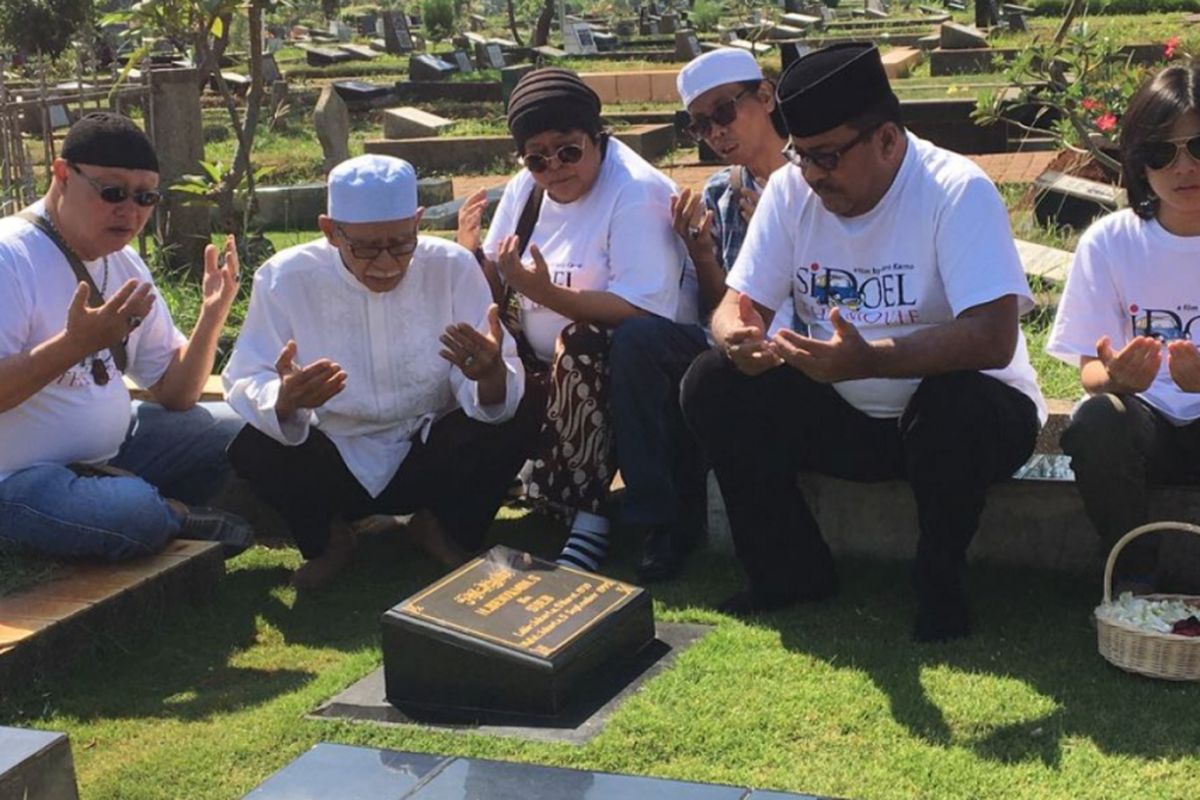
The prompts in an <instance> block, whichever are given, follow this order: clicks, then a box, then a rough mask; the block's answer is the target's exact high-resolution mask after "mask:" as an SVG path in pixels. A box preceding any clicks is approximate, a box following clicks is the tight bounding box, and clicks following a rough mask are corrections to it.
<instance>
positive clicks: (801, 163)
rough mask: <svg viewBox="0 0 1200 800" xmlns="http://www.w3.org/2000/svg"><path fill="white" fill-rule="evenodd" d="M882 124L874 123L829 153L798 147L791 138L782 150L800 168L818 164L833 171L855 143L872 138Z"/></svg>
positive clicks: (828, 170) (825, 169)
mask: <svg viewBox="0 0 1200 800" xmlns="http://www.w3.org/2000/svg"><path fill="white" fill-rule="evenodd" d="M881 126H882V123H880V124H879V125H872V126H871V127H869V128H867V129H865V130H864V131H862V132H861V133H859V134H858V136H855V137H854V138H853V139H851V140H850V141H848V142H846V143H845V144H844V145H842V146H841V147H839V148H837V149H836V150H830V151H829V152H827V153H812V152H809V151H808V150H801V149H799V148H798V147H796V145H795V144H794V143H793V142H792V141H791V140H789V141H788V143H787V146H786V147H784V148H783V150H782V151H780V152H782V153H783V155H784V157H785V158H787V160H788V161H790V162H791V163H792V164H794V165H796V166H797V167H799V168H800V169H808V168H809V167H811V166H817V167H820V168H821V169H823V170H824V171H826V172H833V171H834V170H835V169H837V168H838V164H839V163H841V160H842V156H844V155H845V154H846V153H847V152H848V151H849V150H850V149H851V148H852V147H854V146H855V145H857V144H859V143H861V142H865V141H866V140H867V139H869V138H871V134H873V133H875V131H877V130H879V128H880V127H881Z"/></svg>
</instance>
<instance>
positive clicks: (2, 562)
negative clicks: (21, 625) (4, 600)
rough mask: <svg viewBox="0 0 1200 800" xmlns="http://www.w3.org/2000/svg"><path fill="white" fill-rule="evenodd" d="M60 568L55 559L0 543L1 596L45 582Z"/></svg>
mask: <svg viewBox="0 0 1200 800" xmlns="http://www.w3.org/2000/svg"><path fill="white" fill-rule="evenodd" d="M58 569H59V567H58V563H57V562H55V561H49V560H47V559H44V558H40V557H38V556H34V555H30V554H29V553H25V552H23V551H21V550H20V549H18V548H15V547H10V546H8V545H5V544H3V543H0V597H4V595H6V594H15V593H16V592H20V591H22V590H24V589H27V588H29V587H30V586H35V585H37V584H39V583H43V582H45V581H47V580H49V579H50V578H51V577H53V576H54V573H55V572H57V571H58Z"/></svg>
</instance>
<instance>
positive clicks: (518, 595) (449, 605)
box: [383, 545, 654, 716]
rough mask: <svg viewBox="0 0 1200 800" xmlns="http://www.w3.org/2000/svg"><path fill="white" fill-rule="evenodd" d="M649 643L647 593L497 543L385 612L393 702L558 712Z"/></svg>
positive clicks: (387, 679) (385, 647)
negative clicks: (596, 678) (614, 663)
mask: <svg viewBox="0 0 1200 800" xmlns="http://www.w3.org/2000/svg"><path fill="white" fill-rule="evenodd" d="M653 640H654V613H653V610H652V608H651V605H650V595H649V593H648V592H646V591H645V590H644V589H641V588H638V587H637V586H632V585H630V584H627V583H623V582H621V581H617V580H613V579H611V578H606V577H604V576H602V575H595V574H592V573H587V572H582V571H580V570H576V569H572V568H569V567H561V566H558V565H556V564H553V563H551V562H548V561H543V560H541V559H537V558H534V557H533V556H530V555H529V554H527V553H522V552H520V551H517V550H513V549H511V548H508V547H504V546H502V545H497V546H496V547H493V548H492V549H491V550H489V551H488V552H487V553H485V554H484V555H483V556H481V557H479V558H476V559H473V560H472V561H470V562H468V563H467V564H465V565H464V566H463V567H461V568H459V569H457V570H455V571H454V572H452V573H451V574H450V575H448V576H446V577H445V578H443V579H442V580H440V581H438V582H437V583H435V584H433V585H432V586H430V587H428V588H426V589H424V590H422V591H420V592H418V593H417V594H415V595H413V596H412V597H410V598H408V599H407V600H405V601H403V602H401V603H399V604H397V605H396V606H394V607H392V608H391V609H389V610H388V611H387V612H386V613H385V614H384V616H383V665H384V679H385V685H386V692H387V698H388V700H389V701H390V702H391V703H393V704H394V705H397V706H400V707H404V706H413V707H417V708H429V707H433V708H445V709H452V710H471V709H481V710H487V711H501V712H510V713H517V714H531V715H540V716H554V715H556V714H558V713H560V712H561V711H563V710H564V709H565V708H566V707H567V705H568V704H569V703H570V702H571V700H572V699H573V697H575V696H577V695H578V694H579V693H580V692H581V691H583V690H584V689H585V688H586V685H587V684H588V682H589V681H591V680H593V679H594V678H595V677H596V675H597V674H598V673H600V672H602V671H603V670H604V669H605V668H606V667H608V666H609V665H611V663H613V662H615V661H621V660H625V659H630V658H632V657H633V656H634V655H635V654H636V653H637V652H638V651H639V650H641V649H642V648H643V647H645V646H647V645H648V644H650V643H651V642H652V641H653Z"/></svg>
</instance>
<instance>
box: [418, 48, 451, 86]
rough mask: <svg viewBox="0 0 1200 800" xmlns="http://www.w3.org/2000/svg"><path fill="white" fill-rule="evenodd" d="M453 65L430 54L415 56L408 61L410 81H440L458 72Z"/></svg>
mask: <svg viewBox="0 0 1200 800" xmlns="http://www.w3.org/2000/svg"><path fill="white" fill-rule="evenodd" d="M456 69H457V68H456V67H455V66H454V65H453V64H450V63H447V62H446V61H443V60H442V59H440V58H438V57H437V56H434V55H429V54H428V53H426V54H424V55H419V56H413V57H412V58H410V59H409V60H408V79H409V80H412V81H440V80H445V79H446V78H448V77H450V76H451V75H453V74H454V72H455V71H456Z"/></svg>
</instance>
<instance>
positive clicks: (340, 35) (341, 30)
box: [329, 19, 354, 42]
mask: <svg viewBox="0 0 1200 800" xmlns="http://www.w3.org/2000/svg"><path fill="white" fill-rule="evenodd" d="M329 35H330V36H332V37H334V38H335V39H336V40H337V41H339V42H348V41H350V40H351V39H353V38H354V32H353V31H351V30H350V26H349V25H347V24H345V23H344V22H342V21H340V20H336V19H334V20H330V21H329Z"/></svg>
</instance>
